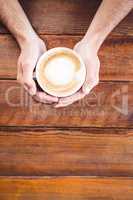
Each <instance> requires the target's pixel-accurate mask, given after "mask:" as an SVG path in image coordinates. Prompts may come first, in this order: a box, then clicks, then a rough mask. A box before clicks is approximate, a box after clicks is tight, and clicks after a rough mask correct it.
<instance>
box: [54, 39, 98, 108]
mask: <svg viewBox="0 0 133 200" xmlns="http://www.w3.org/2000/svg"><path fill="white" fill-rule="evenodd" d="M74 50H75V51H76V52H77V53H78V54H79V55H80V56H81V58H82V59H83V61H84V63H85V66H86V70H87V74H86V80H85V82H84V84H83V86H82V88H81V89H80V90H79V91H78V92H76V93H75V94H73V95H71V96H69V97H64V98H60V99H59V102H58V104H56V105H55V107H56V108H59V107H65V106H68V105H70V104H72V103H74V102H76V101H78V100H80V99H82V98H84V97H85V96H86V95H88V94H89V92H90V91H91V90H92V88H94V87H95V86H96V85H97V84H98V83H99V69H100V61H99V58H98V56H97V52H95V48H91V47H89V45H88V44H87V42H85V41H83V40H82V41H80V42H79V43H77V44H76V45H75V47H74Z"/></svg>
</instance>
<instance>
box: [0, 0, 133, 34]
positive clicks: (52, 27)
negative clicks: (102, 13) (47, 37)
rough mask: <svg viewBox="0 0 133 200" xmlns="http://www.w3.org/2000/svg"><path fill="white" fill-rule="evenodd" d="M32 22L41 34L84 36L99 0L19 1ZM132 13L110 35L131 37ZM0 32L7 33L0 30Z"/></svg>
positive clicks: (132, 31) (132, 32)
mask: <svg viewBox="0 0 133 200" xmlns="http://www.w3.org/2000/svg"><path fill="white" fill-rule="evenodd" d="M21 2H22V5H23V7H24V9H25V11H26V13H27V15H28V17H29V19H30V21H31V22H32V25H33V26H34V28H35V29H36V30H37V32H39V33H41V34H84V33H85V32H86V30H87V29H88V27H89V25H90V22H91V20H92V18H93V16H94V14H95V12H96V10H97V8H98V6H99V5H100V2H101V0H89V1H88V0H69V1H68V0H63V2H62V0H56V1H55V0H45V1H44V0H38V1H35V0H30V1H26V0H23V1H21ZM132 17H133V12H132V13H130V14H129V16H128V17H126V18H125V19H124V20H123V21H122V22H121V23H120V25H119V26H117V27H116V29H115V30H114V31H113V32H112V33H111V34H112V35H133V29H132ZM0 32H3V33H5V32H7V31H5V30H4V29H2V28H1V29H0Z"/></svg>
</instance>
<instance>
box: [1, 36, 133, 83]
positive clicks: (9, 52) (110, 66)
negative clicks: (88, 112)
mask: <svg viewBox="0 0 133 200" xmlns="http://www.w3.org/2000/svg"><path fill="white" fill-rule="evenodd" d="M41 37H42V39H43V40H44V41H45V42H46V44H47V47H48V49H50V48H53V47H58V46H65V47H70V48H73V46H74V45H75V44H76V43H77V42H78V41H79V40H80V39H81V38H82V37H81V36H65V35H64V36H48V35H47V36H42V35H41ZM132 48H133V38H130V37H128V38H127V37H125V38H124V37H123V38H121V37H115V38H114V37H109V38H108V40H106V42H105V43H104V45H103V46H102V48H101V49H100V52H99V56H100V61H101V70H100V79H101V80H124V81H129V80H131V81H133V52H132ZM125 52H126V53H125ZM18 56H19V48H18V47H17V45H16V43H15V41H14V40H13V39H12V37H11V36H9V35H8V36H7V35H2V36H0V58H1V59H0V78H16V73H17V59H18Z"/></svg>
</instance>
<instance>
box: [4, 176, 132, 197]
mask: <svg viewBox="0 0 133 200" xmlns="http://www.w3.org/2000/svg"><path fill="white" fill-rule="evenodd" d="M132 197H133V179H128V178H126V179H122V178H90V177H53V178H51V177H44V178H43V177H42V178H30V177H29V178H15V177H13V178H10V177H6V178H1V179H0V199H1V200H12V199H14V200H29V199H30V200H40V199H46V200H68V199H70V200H89V199H91V200H112V199H117V200H132Z"/></svg>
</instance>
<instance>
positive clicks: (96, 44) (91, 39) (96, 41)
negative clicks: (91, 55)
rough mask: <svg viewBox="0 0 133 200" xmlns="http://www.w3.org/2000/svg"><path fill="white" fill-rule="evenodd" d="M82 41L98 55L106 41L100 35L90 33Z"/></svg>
mask: <svg viewBox="0 0 133 200" xmlns="http://www.w3.org/2000/svg"><path fill="white" fill-rule="evenodd" d="M82 41H83V42H84V43H86V45H87V46H88V48H89V49H91V50H92V51H93V52H95V53H96V54H97V53H98V51H99V49H100V47H101V45H102V43H103V41H104V40H103V38H102V36H101V34H100V33H95V34H91V33H89V32H88V33H86V35H85V36H84V38H83V39H82Z"/></svg>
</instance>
